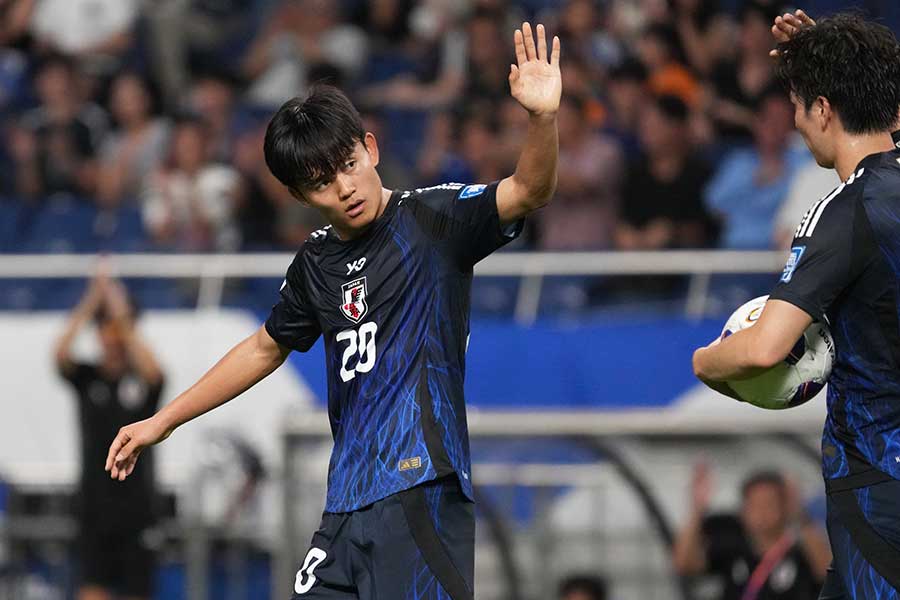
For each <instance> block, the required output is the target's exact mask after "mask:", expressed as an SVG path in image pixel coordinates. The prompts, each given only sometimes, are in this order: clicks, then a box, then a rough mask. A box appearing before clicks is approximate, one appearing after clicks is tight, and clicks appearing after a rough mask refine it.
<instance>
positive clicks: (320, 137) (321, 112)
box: [264, 86, 382, 238]
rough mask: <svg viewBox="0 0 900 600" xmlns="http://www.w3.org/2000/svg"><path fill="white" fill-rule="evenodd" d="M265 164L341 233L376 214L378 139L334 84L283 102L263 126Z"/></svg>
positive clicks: (379, 196)
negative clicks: (265, 125) (302, 96)
mask: <svg viewBox="0 0 900 600" xmlns="http://www.w3.org/2000/svg"><path fill="white" fill-rule="evenodd" d="M264 149H265V156H266V164H267V165H268V167H269V170H270V171H271V172H272V174H273V175H274V176H275V177H276V178H277V179H278V180H279V181H280V182H281V183H283V184H284V185H285V186H287V187H288V189H289V190H290V191H291V193H292V194H293V195H294V197H295V198H297V199H298V200H299V201H300V202H302V203H303V204H305V205H307V206H310V207H312V208H315V209H316V210H318V211H319V212H320V213H321V214H322V215H323V216H324V217H325V218H326V219H327V220H328V222H329V223H331V225H332V226H333V227H334V229H335V231H337V233H338V234H339V235H341V237H349V238H352V237H355V236H356V235H358V233H360V232H361V231H363V230H364V229H365V228H366V227H367V226H368V225H370V224H371V223H372V222H373V221H374V220H375V219H376V218H377V217H378V215H379V214H380V213H381V205H382V202H381V200H382V185H381V178H380V177H379V176H378V172H377V171H376V170H375V167H376V166H377V165H378V144H377V143H376V141H375V136H373V135H372V134H371V133H367V132H366V131H365V129H364V128H363V125H362V120H361V119H360V116H359V113H358V112H357V111H356V109H355V108H354V107H353V105H352V104H351V103H350V100H349V99H347V97H346V96H345V95H344V94H343V93H342V92H341V91H340V90H338V89H336V88H334V87H330V86H316V87H314V88H313V90H312V91H311V93H310V94H309V96H307V97H306V99H303V98H293V99H291V100H288V101H287V102H285V103H284V104H283V105H282V107H281V108H280V109H278V112H277V113H275V116H274V117H272V120H271V121H270V122H269V127H268V129H267V130H266V139H265V144H264Z"/></svg>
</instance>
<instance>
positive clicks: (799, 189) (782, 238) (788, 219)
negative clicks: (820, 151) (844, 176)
mask: <svg viewBox="0 0 900 600" xmlns="http://www.w3.org/2000/svg"><path fill="white" fill-rule="evenodd" d="M839 185H841V178H840V177H838V174H837V171H835V170H834V169H824V168H822V167H820V166H819V165H818V164H817V163H816V161H815V160H813V159H810V160H808V161H807V162H806V164H804V165H803V166H802V167H800V168H799V169H797V174H796V175H794V179H793V180H792V181H791V187H790V188H789V189H788V195H787V200H785V202H784V204H782V206H781V209H780V210H779V211H778V214H777V215H776V216H775V232H774V237H773V239H772V243H773V246H774V247H775V248H789V247H790V245H791V241H792V240H793V239H794V231H796V230H797V227H798V226H799V225H800V221H801V220H802V219H803V215H805V214H806V211H807V210H809V208H810V207H811V206H812V205H813V203H815V202H816V201H817V200H820V199H822V198H824V197H825V196H826V195H828V194H829V193H830V192H831V191H832V190H834V189H835V188H836V187H837V186H839Z"/></svg>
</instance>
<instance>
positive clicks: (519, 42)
mask: <svg viewBox="0 0 900 600" xmlns="http://www.w3.org/2000/svg"><path fill="white" fill-rule="evenodd" d="M513 40H514V41H515V46H516V62H517V63H519V64H520V65H521V64H522V63H524V62H525V61H526V60H528V56H527V55H526V54H525V36H523V35H522V31H521V30H520V29H516V33H515V35H514V36H513Z"/></svg>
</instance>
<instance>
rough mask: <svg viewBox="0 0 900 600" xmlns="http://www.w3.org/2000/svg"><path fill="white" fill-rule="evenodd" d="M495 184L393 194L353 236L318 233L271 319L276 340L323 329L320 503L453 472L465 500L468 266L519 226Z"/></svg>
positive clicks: (302, 343) (380, 493)
mask: <svg viewBox="0 0 900 600" xmlns="http://www.w3.org/2000/svg"><path fill="white" fill-rule="evenodd" d="M496 193H497V184H491V185H488V186H484V185H469V186H466V185H463V184H455V183H451V184H444V185H439V186H436V187H432V188H425V189H418V190H415V191H407V192H394V193H393V194H392V195H391V199H390V201H389V202H388V205H387V207H386V208H385V210H384V213H383V214H382V215H381V217H379V218H378V220H377V221H375V223H373V224H372V226H371V227H370V228H369V229H367V230H366V231H365V232H364V233H363V234H362V236H360V237H359V238H356V239H353V240H350V241H342V240H341V239H339V238H338V237H337V235H336V234H335V232H334V231H333V230H332V229H331V228H325V229H323V230H321V231H317V232H315V233H313V234H312V236H311V237H310V238H309V240H307V241H306V243H305V244H304V245H303V247H302V248H301V249H300V251H299V252H298V253H297V256H296V258H295V259H294V261H293V263H292V264H291V266H290V267H289V268H288V272H287V278H286V280H285V282H284V284H283V286H282V288H281V299H280V301H279V302H278V304H276V305H275V307H274V308H273V309H272V314H271V315H270V316H269V319H268V320H267V321H266V330H267V331H268V332H269V335H271V336H272V338H273V339H275V340H276V341H277V342H278V343H280V344H282V345H283V346H287V347H288V348H291V349H294V350H298V351H301V352H303V351H306V350H308V349H309V348H310V347H311V346H312V345H313V344H314V343H315V341H316V339H318V337H319V336H320V335H322V336H324V338H325V360H326V361H327V371H328V413H329V417H330V420H331V431H332V434H333V436H334V450H333V452H332V455H331V464H330V466H329V472H328V497H327V501H326V505H325V510H326V511H327V512H347V511H352V510H355V509H358V508H361V507H363V506H366V505H369V504H372V503H373V502H375V501H377V500H380V499H381V498H385V497H386V496H389V495H391V494H394V493H397V492H399V491H402V490H405V489H408V488H410V487H413V486H415V485H418V484H420V483H423V482H425V481H430V480H432V479H436V478H438V477H442V476H445V475H448V474H451V473H456V474H457V475H458V476H459V480H460V482H461V484H462V487H463V491H464V492H465V493H466V494H467V495H468V496H469V497H470V498H471V497H472V486H471V482H470V471H471V466H470V458H469V440H468V428H467V425H466V411H465V403H464V400H463V377H464V373H465V354H466V346H467V343H468V335H469V293H470V288H471V283H472V267H473V266H474V265H475V263H476V262H478V261H479V260H481V259H482V258H484V257H485V256H487V255H488V254H490V253H491V252H493V251H494V250H496V249H497V248H499V247H501V246H503V245H504V244H505V243H507V242H508V241H509V240H510V239H512V238H514V237H515V236H517V235H518V234H519V232H520V231H521V223H517V224H516V225H514V226H512V227H509V228H506V229H505V230H504V228H503V227H502V226H501V223H500V220H499V216H498V214H497V199H496Z"/></svg>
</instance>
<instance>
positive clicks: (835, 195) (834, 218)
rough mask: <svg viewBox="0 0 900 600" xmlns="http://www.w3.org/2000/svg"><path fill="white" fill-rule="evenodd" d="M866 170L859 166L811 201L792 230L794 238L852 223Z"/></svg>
mask: <svg viewBox="0 0 900 600" xmlns="http://www.w3.org/2000/svg"><path fill="white" fill-rule="evenodd" d="M867 175H868V171H867V169H866V168H865V167H860V168H859V169H857V170H856V172H855V173H853V174H852V175H850V177H848V178H847V181H844V182H842V183H841V184H840V185H838V186H837V187H836V188H834V189H833V190H832V191H831V192H829V193H828V194H826V195H824V196H822V197H821V198H819V199H818V200H816V201H815V202H813V203H812V205H810V207H809V208H808V209H807V211H806V213H805V214H804V215H803V218H802V219H801V220H800V224H799V225H797V229H796V230H795V231H794V238H795V239H803V238H812V237H813V236H814V235H815V234H816V233H817V232H820V235H821V232H826V231H828V230H830V229H832V228H834V227H839V228H840V227H844V226H847V225H851V224H852V223H853V215H854V213H855V211H856V208H857V206H858V204H859V202H860V201H861V199H862V198H863V196H864V193H865V187H866V180H867Z"/></svg>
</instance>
